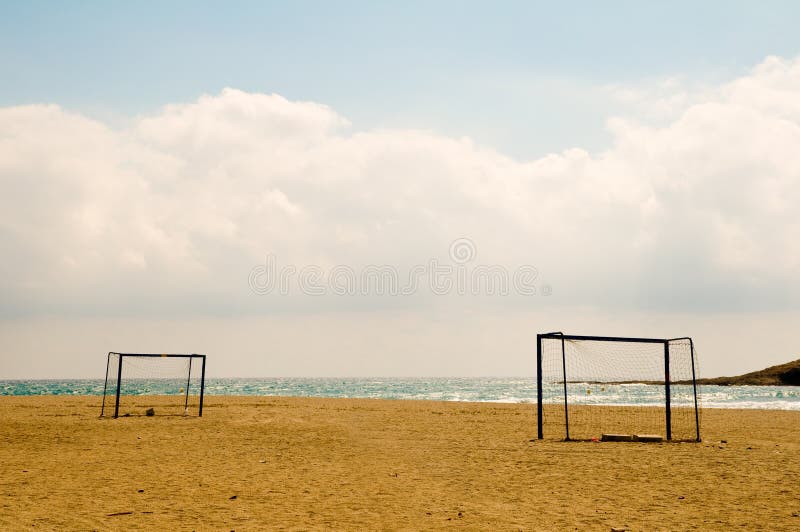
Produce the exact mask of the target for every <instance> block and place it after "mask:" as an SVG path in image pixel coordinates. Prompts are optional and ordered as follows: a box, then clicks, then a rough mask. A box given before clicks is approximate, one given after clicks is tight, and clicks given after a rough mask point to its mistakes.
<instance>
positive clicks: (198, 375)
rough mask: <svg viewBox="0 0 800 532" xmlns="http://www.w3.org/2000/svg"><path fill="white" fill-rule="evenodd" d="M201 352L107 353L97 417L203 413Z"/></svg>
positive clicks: (203, 368)
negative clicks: (101, 398)
mask: <svg viewBox="0 0 800 532" xmlns="http://www.w3.org/2000/svg"><path fill="white" fill-rule="evenodd" d="M205 369H206V356H205V355H195V354H192V355H181V354H165V355H159V354H146V353H113V352H112V353H109V354H108V360H107V362H106V381H105V386H104V388H103V406H102V407H101V410H100V417H119V416H145V415H159V416H160V415H173V416H175V415H180V416H184V415H195V416H202V415H203V393H204V391H205Z"/></svg>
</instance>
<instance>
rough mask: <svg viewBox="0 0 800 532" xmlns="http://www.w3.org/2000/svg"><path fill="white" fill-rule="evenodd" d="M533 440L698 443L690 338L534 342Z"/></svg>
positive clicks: (560, 337)
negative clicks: (653, 439)
mask: <svg viewBox="0 0 800 532" xmlns="http://www.w3.org/2000/svg"><path fill="white" fill-rule="evenodd" d="M536 358H537V375H538V376H537V412H538V427H537V428H538V437H539V439H542V438H544V437H545V436H546V437H548V438H560V439H564V440H588V439H592V438H602V437H603V436H604V435H606V436H607V437H609V438H611V437H612V435H613V437H617V436H619V437H620V438H621V439H627V438H628V437H631V439H634V438H635V437H637V436H638V435H648V436H656V437H660V438H663V439H666V440H679V441H700V415H699V414H700V412H699V406H698V400H697V357H696V353H695V349H694V343H693V342H692V340H691V338H676V339H655V338H617V337H599V336H574V335H566V334H561V333H547V334H540V335H537V357H536Z"/></svg>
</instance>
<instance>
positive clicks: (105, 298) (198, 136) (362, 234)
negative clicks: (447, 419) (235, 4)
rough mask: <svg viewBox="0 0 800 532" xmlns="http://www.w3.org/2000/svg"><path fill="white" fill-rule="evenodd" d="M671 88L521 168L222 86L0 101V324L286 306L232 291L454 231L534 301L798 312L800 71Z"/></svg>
mask: <svg viewBox="0 0 800 532" xmlns="http://www.w3.org/2000/svg"><path fill="white" fill-rule="evenodd" d="M671 83H672V84H671V85H670V84H668V86H666V87H665V88H663V90H662V91H661V92H658V93H657V94H656V95H655V100H654V105H655V106H658V105H661V106H663V108H664V111H663V113H662V112H661V111H659V113H658V114H659V116H661V117H662V118H663V117H669V120H667V121H666V122H665V123H662V124H661V125H655V126H654V125H652V124H649V123H648V120H649V117H647V116H645V117H643V121H642V122H638V121H634V120H631V119H630V118H629V119H612V120H610V121H609V127H610V129H611V131H612V134H613V136H614V145H613V148H611V149H609V150H608V151H606V152H604V153H599V154H589V153H587V152H586V151H584V150H580V149H572V150H567V151H565V152H563V153H560V154H551V155H548V156H546V157H543V158H541V159H537V160H533V161H518V160H515V159H513V158H510V157H507V156H505V155H503V154H502V153H499V152H497V151H495V150H492V149H489V148H486V147H482V146H478V145H475V143H473V142H472V141H470V140H469V139H457V138H448V137H445V136H441V135H437V134H435V133H431V132H423V131H414V130H374V131H354V130H353V129H352V127H351V126H350V124H349V123H348V121H347V120H346V119H345V118H344V117H341V116H339V115H338V114H337V113H336V112H335V111H333V110H332V109H330V108H328V107H326V106H324V105H320V104H317V103H310V102H293V101H290V100H287V99H285V98H283V97H281V96H278V95H265V94H249V93H245V92H241V91H238V90H233V89H226V90H224V91H223V92H222V93H221V94H219V95H218V96H204V97H201V98H200V99H199V100H198V101H197V102H194V103H189V104H175V105H170V106H167V107H165V108H164V109H162V110H160V111H159V112H157V113H155V114H154V115H152V116H148V117H143V118H140V119H138V120H136V121H135V122H134V124H133V125H132V126H131V127H129V128H127V129H112V128H110V127H108V126H106V125H104V124H102V123H99V122H97V121H93V120H90V119H87V118H86V117H83V116H80V115H76V114H74V113H71V112H69V111H66V110H64V109H61V108H59V107H58V106H54V105H34V106H21V107H9V108H3V109H0V190H1V191H2V195H1V196H0V251H2V257H3V259H4V260H3V263H2V266H0V269H1V270H0V274H1V275H2V278H3V282H2V289H0V298H2V301H3V303H2V305H3V307H4V312H5V313H6V314H10V315H15V314H18V313H25V312H31V311H32V312H37V313H39V312H43V313H47V312H56V313H59V312H90V313H91V312H114V313H123V314H125V313H128V312H133V313H141V312H144V313H147V312H157V311H159V310H158V309H167V311H178V310H180V312H183V313H186V312H198V313H214V312H220V311H235V310H237V309H238V310H243V311H248V312H253V311H255V312H258V311H259V310H265V311H266V310H272V309H274V308H276V307H283V306H288V307H292V305H295V304H297V303H298V301H299V300H297V299H291V298H289V299H284V300H276V299H274V298H273V299H270V300H266V299H264V298H257V297H255V296H254V295H253V294H251V293H250V292H249V290H248V286H247V275H248V272H249V270H250V268H251V267H253V266H254V265H255V264H257V263H259V261H263V259H264V255H265V254H267V253H273V254H275V255H276V256H277V257H278V258H279V260H280V261H282V262H283V263H295V264H297V265H298V266H299V267H300V266H302V265H305V264H312V263H313V264H319V265H321V266H323V267H326V266H331V265H335V264H353V265H361V264H372V263H376V264H395V265H397V266H398V267H400V268H404V267H409V266H410V265H412V264H414V263H418V262H422V261H425V260H427V259H428V258H429V257H431V256H436V257H446V254H447V249H448V244H449V242H450V241H451V240H453V239H455V238H458V237H463V236H466V237H470V238H471V239H472V240H473V241H475V242H476V244H477V246H478V261H479V262H485V263H494V264H503V265H506V266H508V267H513V266H515V265H517V264H520V263H531V264H534V265H535V266H537V267H538V268H539V270H540V272H541V279H543V280H546V281H547V282H549V283H550V284H551V285H552V286H553V288H554V295H553V297H552V299H551V300H549V303H550V304H572V305H589V306H598V307H611V306H620V305H621V306H629V307H630V306H633V307H641V306H645V307H654V308H659V309H665V310H669V309H675V308H681V309H684V310H694V309H698V308H715V309H720V308H722V309H724V308H729V307H730V308H748V307H759V308H778V307H781V308H784V307H787V306H788V307H792V308H796V307H797V303H798V301H799V300H798V296H800V286H799V284H798V280H797V275H796V272H797V271H798V267H800V241H798V239H797V235H798V234H800V216H798V215H797V214H796V212H795V209H796V206H797V205H800V150H797V146H800V62H799V61H797V60H794V61H788V60H783V59H778V58H768V59H767V60H766V61H765V62H764V63H762V64H761V65H759V66H757V67H756V68H755V69H754V70H753V71H752V72H750V73H749V74H748V75H746V76H744V77H742V78H740V79H737V80H734V81H732V82H730V83H727V84H724V85H721V86H718V87H711V88H703V89H702V90H698V91H696V92H692V90H691V89H687V90H685V89H683V88H681V87H680V86H679V85H680V84H675V83H673V82H671ZM673 89H674V90H675V91H677V92H676V93H675V95H673V96H664V94H665V91H666V92H669V91H671V90H673ZM629 96H630V97H631V98H634V99H635V100H636V102H637V104H638V105H643V106H645V107H646V106H647V101H648V97H649V96H648V95H647V94H646V93H636V94H634V93H633V92H631V95H629ZM307 300H308V298H305V299H304V300H303V301H306V302H307ZM361 302H362V303H364V304H366V305H370V304H372V303H370V301H369V300H365V301H361ZM299 304H301V305H302V304H303V303H302V302H300V303H299ZM305 304H308V305H309V306H313V305H314V304H315V303H305ZM330 304H331V305H333V308H337V307H338V306H340V305H341V306H348V305H352V304H353V302H352V301H350V300H347V301H345V300H342V301H334V302H332V303H330ZM376 304H377V303H376ZM221 309H222V310H221Z"/></svg>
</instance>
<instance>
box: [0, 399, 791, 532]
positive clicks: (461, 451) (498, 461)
mask: <svg viewBox="0 0 800 532" xmlns="http://www.w3.org/2000/svg"><path fill="white" fill-rule="evenodd" d="M98 414H99V399H98V398H97V397H91V398H89V397H19V398H18V397H0V530H18V529H28V528H32V527H35V529H45V530H48V529H50V530H94V529H96V530H131V529H139V530H237V531H240V530H265V529H276V528H289V529H322V528H328V529H330V528H333V529H431V528H449V527H459V528H467V529H474V528H485V529H493V530H516V529H522V530H576V529H577V530H606V531H608V530H611V529H612V527H613V528H621V529H629V530H690V529H699V530H728V529H731V528H737V529H740V530H753V529H763V530H800V482H798V479H800V412H782V411H756V410H748V411H743V410H705V411H704V412H703V438H704V441H703V442H702V443H699V444H696V443H663V444H659V443H655V444H654V443H593V442H560V441H552V440H551V441H547V440H545V441H531V439H532V438H533V437H534V436H535V431H536V419H535V407H534V406H532V405H506V404H473V403H443V402H433V401H385V400H354V399H305V398H267V397H260V398H254V397H248V398H245V397H224V398H223V397H207V398H206V409H205V412H204V416H203V417H202V418H196V417H194V418H189V417H163V416H162V417H159V416H158V415H156V416H155V417H143V416H142V417H129V418H120V419H116V420H114V419H98V417H97V416H98ZM721 440H726V441H727V443H720V442H721Z"/></svg>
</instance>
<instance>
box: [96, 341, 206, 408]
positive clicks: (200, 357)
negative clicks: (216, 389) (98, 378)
mask: <svg viewBox="0 0 800 532" xmlns="http://www.w3.org/2000/svg"><path fill="white" fill-rule="evenodd" d="M112 355H116V356H118V357H119V363H118V364H117V375H116V378H117V387H116V390H115V393H114V417H115V418H117V417H119V397H120V391H121V389H122V363H123V361H124V359H125V357H129V358H188V359H189V371H188V372H187V376H186V392H185V393H184V408H186V407H187V406H188V405H189V387H190V385H191V378H192V362H194V360H198V361H200V362H201V367H200V404H199V406H198V410H197V416H198V417H203V396H204V394H205V388H206V356H205V355H198V354H195V353H192V354H171V353H170V354H155V353H117V352H115V351H109V353H108V358H107V360H106V381H105V384H104V385H103V406H102V407H101V408H100V417H103V413H104V412H105V408H106V396H107V394H108V370H109V369H110V364H111V357H112Z"/></svg>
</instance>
